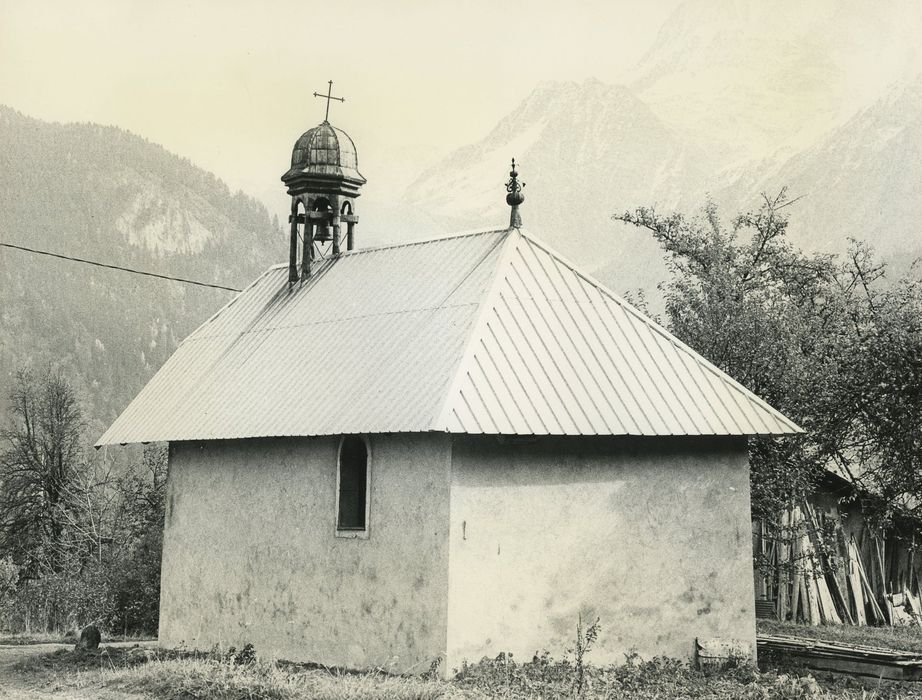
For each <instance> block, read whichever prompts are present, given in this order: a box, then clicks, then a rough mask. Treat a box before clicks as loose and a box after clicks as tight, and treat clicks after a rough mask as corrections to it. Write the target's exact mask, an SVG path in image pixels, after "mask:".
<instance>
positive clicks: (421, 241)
mask: <svg viewBox="0 0 922 700" xmlns="http://www.w3.org/2000/svg"><path fill="white" fill-rule="evenodd" d="M508 230H509V229H508V228H483V229H480V228H479V229H472V230H470V231H460V232H457V233H447V234H445V235H442V236H433V237H430V238H418V239H414V240H412V241H403V242H400V243H385V244H382V245H376V246H371V247H369V248H355V249H353V250H344V251H342V252H340V254H339V257H340V258H344V257H351V256H353V255H361V254H362V253H375V252H378V251H380V250H393V249H395V248H408V247H410V246H416V245H425V244H426V243H441V242H442V241H451V240H455V239H456V238H467V237H469V236H485V235H487V234H490V233H506V232H507V231H508ZM288 265H289V263H287V262H281V263H276V264H275V265H272V266H271V267H269V268H267V269H266V271H265V272H263V273H262V274H261V275H260V276H259V277H262V275H264V274H266V272H269V271H270V270H280V269H281V268H283V267H288ZM259 277H257V279H259Z"/></svg>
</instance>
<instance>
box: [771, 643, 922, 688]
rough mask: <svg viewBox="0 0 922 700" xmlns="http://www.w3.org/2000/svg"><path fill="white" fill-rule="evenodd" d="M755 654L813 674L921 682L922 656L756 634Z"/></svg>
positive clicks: (859, 646) (866, 647)
mask: <svg viewBox="0 0 922 700" xmlns="http://www.w3.org/2000/svg"><path fill="white" fill-rule="evenodd" d="M756 645H757V648H758V650H759V655H760V656H763V655H765V654H766V653H768V654H774V655H779V656H782V657H784V658H787V659H791V660H793V661H796V662H798V663H802V664H804V665H805V666H806V667H807V668H809V669H812V670H814V671H832V672H835V673H848V674H851V675H856V676H868V677H871V678H883V679H887V680H895V681H922V654H917V653H913V652H905V651H893V650H890V649H880V648H878V647H869V646H861V645H854V644H843V643H839V642H821V641H817V640H814V639H802V638H800V637H788V636H781V635H759V636H758V637H757V639H756Z"/></svg>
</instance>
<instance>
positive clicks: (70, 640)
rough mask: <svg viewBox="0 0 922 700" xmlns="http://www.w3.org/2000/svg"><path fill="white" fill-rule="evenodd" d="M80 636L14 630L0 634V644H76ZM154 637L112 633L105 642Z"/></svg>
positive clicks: (74, 633)
mask: <svg viewBox="0 0 922 700" xmlns="http://www.w3.org/2000/svg"><path fill="white" fill-rule="evenodd" d="M79 638H80V632H79V631H71V632H67V633H66V634H62V633H60V632H16V633H14V634H0V646H20V645H27V644H76V643H77V640H78V639H79ZM155 639H156V637H151V636H144V635H131V634H129V635H121V634H117V635H112V636H107V637H106V641H107V642H150V641H153V640H155Z"/></svg>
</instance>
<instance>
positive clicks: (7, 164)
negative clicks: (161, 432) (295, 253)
mask: <svg viewBox="0 0 922 700" xmlns="http://www.w3.org/2000/svg"><path fill="white" fill-rule="evenodd" d="M0 232H2V233H0V235H2V240H3V241H4V242H6V243H11V244H15V245H22V246H27V247H30V248H37V249H40V250H48V251H52V252H55V253H61V254H64V255H69V256H74V257H80V258H86V259H90V260H97V261H100V262H104V263H110V264H114V265H119V266H124V267H131V268H135V269H138V270H145V271H149V272H154V273H157V274H162V275H169V276H174V277H183V278H187V279H193V280H199V281H203V282H208V283H216V284H220V285H225V286H229V287H235V288H242V287H243V286H245V285H246V284H247V283H249V282H250V281H251V280H252V279H254V278H255V277H256V275H257V274H259V273H260V272H262V271H263V270H264V269H265V268H266V267H268V266H269V265H270V264H273V263H275V262H278V261H280V260H282V259H283V258H284V257H285V251H286V250H287V248H286V244H285V237H284V235H283V234H282V232H281V230H280V228H279V226H278V222H277V221H272V220H270V217H269V215H268V213H267V211H266V209H265V207H264V206H263V205H262V204H259V203H257V202H256V201H255V200H253V199H251V198H249V197H247V196H245V195H243V194H241V193H236V194H234V193H231V192H230V191H229V189H228V188H227V186H226V185H225V184H224V183H222V182H221V181H220V180H218V179H217V178H216V177H215V176H214V175H212V174H210V173H207V172H205V171H203V170H201V169H199V168H197V167H195V166H193V165H192V164H191V163H190V162H189V161H187V160H184V159H181V158H179V157H177V156H175V155H172V154H170V153H168V152H167V151H166V150H164V149H163V148H161V147H160V146H157V145H155V144H152V143H150V142H148V141H145V140H144V139H142V138H140V137H138V136H135V135H133V134H130V133H128V132H125V131H122V130H120V129H117V128H113V127H104V126H99V125H95V124H50V123H45V122H41V121H39V120H36V119H32V118H29V117H26V116H24V115H22V114H20V113H18V112H16V111H14V110H12V109H10V108H7V107H0ZM231 297H232V294H231V293H229V292H226V291H220V290H215V289H208V288H204V287H198V286H192V285H187V284H182V283H178V282H171V281H166V280H161V279H155V278H151V277H143V276H139V275H133V274H129V273H126V272H120V271H116V270H110V269H103V268H99V267H92V266H89V265H84V264H80V263H75V262H70V261H65V260H60V259H56V258H50V257H46V256H40V255H35V254H31V253H26V252H22V251H19V250H11V249H9V248H0V298H2V300H3V303H2V306H0V370H2V372H0V395H2V397H3V399H0V400H5V398H6V396H7V395H8V392H9V382H10V381H11V378H12V375H13V373H14V371H15V370H16V368H18V367H22V366H26V365H33V366H36V367H41V366H42V365H44V364H45V363H47V362H54V363H57V364H58V365H61V366H62V367H63V368H65V369H66V370H67V372H68V375H69V376H71V377H72V378H73V379H74V381H75V383H76V384H77V387H78V390H79V391H80V393H81V394H82V395H83V397H84V399H85V402H86V405H87V406H88V413H89V415H88V419H89V423H90V429H91V431H93V430H96V431H98V430H100V429H101V427H103V426H104V425H105V424H106V423H107V422H109V421H111V420H112V419H113V418H114V417H115V415H116V414H117V413H118V412H119V411H120V410H121V409H122V408H124V406H125V405H126V404H127V403H128V401H129V400H130V399H131V398H132V397H133V396H134V395H135V394H136V393H137V392H138V391H139V390H140V388H141V387H142V386H143V385H144V383H145V382H146V381H147V379H148V378H149V377H150V376H151V375H152V373H153V372H154V371H155V370H156V369H158V368H159V367H160V365H161V364H162V363H163V362H164V361H166V359H167V358H168V357H169V356H170V354H171V353H172V352H173V350H174V349H175V348H176V346H177V344H178V343H179V342H180V341H181V340H182V339H183V338H184V337H185V336H186V335H187V334H188V333H190V332H191V331H192V330H194V329H195V328H196V327H197V326H198V325H199V324H200V323H201V322H203V321H204V320H206V319H207V318H208V317H209V316H210V315H211V314H213V313H214V312H215V311H216V310H217V309H218V308H220V306H221V305H223V304H224V303H226V302H227V301H228V300H229V299H230V298H231ZM2 408H3V406H2V405H0V410H2ZM93 437H94V438H95V435H93Z"/></svg>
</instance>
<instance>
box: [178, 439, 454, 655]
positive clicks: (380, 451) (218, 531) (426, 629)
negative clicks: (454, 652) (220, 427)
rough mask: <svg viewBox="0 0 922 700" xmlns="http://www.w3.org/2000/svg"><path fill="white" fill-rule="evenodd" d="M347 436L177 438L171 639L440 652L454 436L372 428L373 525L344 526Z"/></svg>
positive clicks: (198, 643)
mask: <svg viewBox="0 0 922 700" xmlns="http://www.w3.org/2000/svg"><path fill="white" fill-rule="evenodd" d="M338 445H339V440H338V439H334V438H302V439H294V438H292V439H263V440H237V441H221V442H200V443H174V444H172V445H171V447H170V474H169V482H168V491H167V509H166V524H165V532H164V548H163V575H162V593H161V608H160V643H161V644H163V645H165V646H175V645H178V644H180V643H183V644H185V645H186V646H187V647H191V648H199V649H207V648H210V647H211V646H212V645H214V644H223V645H225V646H230V645H235V646H237V647H238V648H239V647H240V646H241V645H242V644H244V643H245V642H252V643H253V644H254V645H255V647H256V650H257V652H259V653H261V654H265V655H268V656H271V657H276V658H285V659H290V660H303V661H315V662H320V663H325V664H331V665H343V666H349V667H355V668H360V667H369V666H386V667H389V668H391V669H393V670H397V671H404V670H413V671H418V672H422V671H425V670H426V669H427V668H428V666H429V663H430V662H431V661H432V660H433V659H434V658H435V657H437V656H438V655H439V654H441V653H442V652H443V650H444V649H445V639H446V628H445V624H446V618H447V611H446V605H447V596H446V592H447V588H448V578H447V577H448V551H447V545H448V533H447V528H448V484H449V475H448V470H449V466H450V441H449V439H448V437H447V436H440V435H409V436H407V435H403V436H401V435H383V436H373V437H372V438H371V450H372V461H371V491H370V493H371V507H370V513H369V532H370V536H369V538H368V539H342V538H337V537H335V536H334V532H335V508H336V458H337V449H338Z"/></svg>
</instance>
